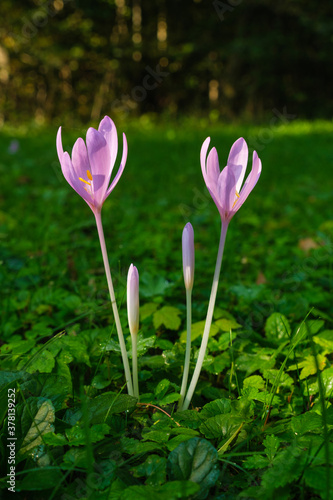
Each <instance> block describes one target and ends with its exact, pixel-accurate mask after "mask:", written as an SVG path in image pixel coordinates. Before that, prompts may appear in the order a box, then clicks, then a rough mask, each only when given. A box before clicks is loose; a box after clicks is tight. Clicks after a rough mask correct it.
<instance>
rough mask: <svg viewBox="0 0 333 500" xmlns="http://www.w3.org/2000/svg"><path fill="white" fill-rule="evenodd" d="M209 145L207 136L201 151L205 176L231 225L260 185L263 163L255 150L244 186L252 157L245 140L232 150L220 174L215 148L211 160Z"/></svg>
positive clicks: (237, 143)
mask: <svg viewBox="0 0 333 500" xmlns="http://www.w3.org/2000/svg"><path fill="white" fill-rule="evenodd" d="M209 142H210V137H207V139H206V140H205V141H204V143H203V145H202V148H201V153H200V161H201V169H202V174H203V177H204V180H205V183H206V186H207V188H208V191H209V192H210V195H211V197H212V198H213V200H214V203H215V205H216V206H217V208H218V211H219V212H220V215H221V219H222V222H229V221H230V220H231V219H232V217H233V216H234V215H235V213H236V212H237V211H238V210H239V209H240V207H241V206H242V205H243V203H244V201H245V200H246V198H247V197H248V196H249V194H250V193H251V191H252V189H253V188H254V186H255V185H256V184H257V181H258V179H259V177H260V173H261V161H260V158H259V157H258V155H257V153H256V151H254V152H253V159H252V170H251V172H250V174H249V175H248V177H247V179H246V181H245V183H244V185H243V187H241V186H242V183H243V180H244V176H245V171H246V166H247V160H248V154H249V153H248V147H247V144H246V142H245V140H244V139H243V138H242V137H240V138H239V139H237V141H236V142H234V144H233V145H232V147H231V149H230V153H229V157H228V161H227V166H226V167H225V168H224V169H223V170H222V172H220V166H219V160H218V156H217V151H216V149H215V148H213V149H212V150H211V151H210V152H209V154H208V158H206V157H207V151H208V146H209Z"/></svg>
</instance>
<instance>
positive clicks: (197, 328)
mask: <svg viewBox="0 0 333 500" xmlns="http://www.w3.org/2000/svg"><path fill="white" fill-rule="evenodd" d="M205 323H206V322H205V321H198V322H197V323H193V325H192V327H191V340H192V341H193V340H195V339H196V338H198V337H200V336H202V334H203V331H204V328H205ZM219 331H220V329H219V327H218V326H216V325H215V324H214V323H212V326H211V327H210V331H209V336H210V337H214V336H215V335H216V334H217V333H218V332H219ZM186 335H187V332H186V330H185V331H183V332H182V333H181V335H180V341H181V342H186Z"/></svg>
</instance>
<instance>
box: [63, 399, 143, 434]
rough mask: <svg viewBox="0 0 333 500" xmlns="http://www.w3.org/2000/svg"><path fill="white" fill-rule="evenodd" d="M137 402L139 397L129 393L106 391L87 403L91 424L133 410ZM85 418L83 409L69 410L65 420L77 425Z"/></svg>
mask: <svg viewBox="0 0 333 500" xmlns="http://www.w3.org/2000/svg"><path fill="white" fill-rule="evenodd" d="M136 403H137V399H136V398H135V397H133V396H129V395H127V394H116V393H114V392H105V393H104V394H101V395H99V396H96V397H95V398H93V399H91V400H90V401H88V403H87V410H88V414H89V423H90V424H103V423H104V422H105V423H107V421H108V419H109V418H110V417H111V415H114V414H117V413H122V412H125V411H132V410H133V409H134V408H135V406H136ZM82 418H83V412H82V409H81V408H80V409H77V410H74V411H73V410H67V412H66V414H65V417H64V420H65V422H67V423H69V424H70V425H72V426H73V425H75V424H76V423H77V422H78V421H79V420H80V419H82Z"/></svg>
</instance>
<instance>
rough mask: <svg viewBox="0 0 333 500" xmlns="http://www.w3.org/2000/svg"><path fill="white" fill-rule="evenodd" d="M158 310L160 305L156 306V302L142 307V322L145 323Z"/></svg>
mask: <svg viewBox="0 0 333 500" xmlns="http://www.w3.org/2000/svg"><path fill="white" fill-rule="evenodd" d="M157 308H158V304H156V303H155V302H147V303H146V304H144V305H143V306H141V307H140V320H141V321H144V320H145V319H146V318H149V316H152V315H153V313H154V312H155V311H156V309H157Z"/></svg>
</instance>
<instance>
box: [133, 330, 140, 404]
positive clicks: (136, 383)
mask: <svg viewBox="0 0 333 500" xmlns="http://www.w3.org/2000/svg"><path fill="white" fill-rule="evenodd" d="M132 372H133V387H134V396H135V397H136V398H138V399H139V380H138V335H137V333H135V334H134V335H132Z"/></svg>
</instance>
